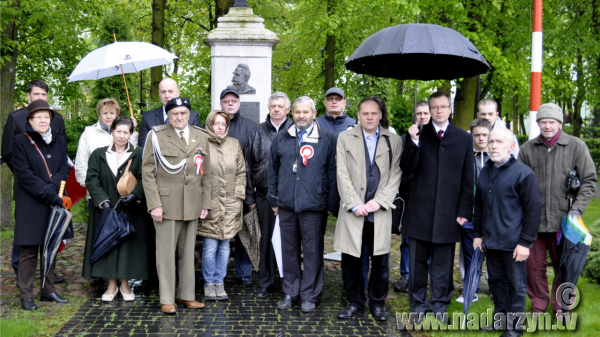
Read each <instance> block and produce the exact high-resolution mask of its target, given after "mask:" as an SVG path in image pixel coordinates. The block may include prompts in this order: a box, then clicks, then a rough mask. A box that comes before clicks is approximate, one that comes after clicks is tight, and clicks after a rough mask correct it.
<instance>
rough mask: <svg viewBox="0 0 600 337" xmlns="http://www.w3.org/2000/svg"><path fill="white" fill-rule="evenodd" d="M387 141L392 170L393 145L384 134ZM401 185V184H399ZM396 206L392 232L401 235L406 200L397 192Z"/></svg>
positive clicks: (393, 212)
mask: <svg viewBox="0 0 600 337" xmlns="http://www.w3.org/2000/svg"><path fill="white" fill-rule="evenodd" d="M383 138H385V142H386V143H387V146H388V150H389V151H388V155H389V158H390V171H391V170H392V146H391V144H390V140H389V138H388V137H386V136H384V137H383ZM398 187H400V186H398ZM394 206H396V208H394V209H392V234H396V235H400V223H401V222H402V216H403V215H404V200H403V199H402V198H400V195H399V194H398V193H396V198H395V199H394Z"/></svg>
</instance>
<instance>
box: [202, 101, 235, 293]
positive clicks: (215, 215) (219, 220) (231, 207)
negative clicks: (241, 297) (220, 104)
mask: <svg viewBox="0 0 600 337" xmlns="http://www.w3.org/2000/svg"><path fill="white" fill-rule="evenodd" d="M205 127H206V131H207V132H208V137H209V138H208V141H209V145H210V155H211V156H212V158H211V160H210V177H211V178H210V180H211V184H212V188H211V193H212V207H211V209H210V212H209V213H208V216H207V217H206V219H204V220H202V223H201V224H200V225H199V226H198V234H199V235H201V236H203V237H204V245H203V248H202V274H203V275H204V282H205V285H204V298H205V299H206V300H209V301H214V300H226V299H227V298H228V297H227V293H226V292H225V289H224V287H223V280H224V279H225V275H226V274H227V262H229V240H230V239H231V238H233V237H234V236H235V235H236V234H237V233H238V232H239V231H240V230H241V229H242V221H243V220H242V208H243V202H244V198H245V197H246V161H245V160H244V154H243V153H242V147H241V146H240V142H238V140H237V139H235V138H232V137H227V131H229V115H227V114H226V113H225V112H223V111H212V112H211V113H209V114H208V117H207V118H206V124H205Z"/></svg>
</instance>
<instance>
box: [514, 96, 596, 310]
mask: <svg viewBox="0 0 600 337" xmlns="http://www.w3.org/2000/svg"><path fill="white" fill-rule="evenodd" d="M536 119H537V123H538V125H539V126H540V131H541V134H540V135H539V137H536V138H534V139H532V140H530V141H528V142H527V143H525V144H523V146H522V147H521V152H520V153H519V161H520V162H522V163H523V164H525V165H527V166H529V167H531V169H532V170H533V172H535V174H536V175H537V176H538V179H539V183H540V189H541V190H542V198H543V200H544V203H543V206H542V211H541V215H542V218H541V223H540V229H539V233H538V236H537V239H536V240H535V242H534V243H533V247H532V248H531V256H530V257H529V259H528V260H527V295H529V299H530V300H531V310H532V311H533V312H544V311H546V309H547V308H548V303H549V302H550V295H549V294H548V277H547V275H546V268H547V265H548V262H547V259H546V252H547V251H548V252H550V259H551V260H552V267H553V269H554V274H555V275H556V274H557V271H558V264H559V256H558V253H557V249H556V233H557V232H558V231H559V230H560V226H561V220H562V216H563V215H565V214H567V213H569V214H571V215H573V216H581V214H583V212H585V208H586V207H587V205H588V203H589V202H590V197H591V196H592V195H593V194H594V191H595V190H596V185H597V184H598V178H597V176H596V166H595V165H594V161H593V160H592V157H591V156H590V150H589V149H588V148H587V146H586V145H585V143H584V142H583V141H582V140H581V139H579V138H576V137H573V136H570V135H567V134H566V133H565V132H562V131H561V130H560V127H561V125H562V122H563V111H562V109H561V108H560V107H559V106H558V105H556V104H554V103H546V104H542V105H541V106H540V108H539V109H538V112H537V118H536ZM572 171H574V174H575V175H576V178H577V179H578V180H579V181H580V182H581V186H580V187H579V189H578V190H571V189H569V188H568V187H567V182H568V180H569V173H570V172H572ZM567 198H569V199H570V200H572V205H571V202H570V200H569V199H567ZM558 286H559V284H558V278H556V277H555V278H554V282H553V283H552V310H553V311H554V312H557V311H558V310H559V309H560V306H559V305H558V303H557V301H556V297H555V295H556V290H557V288H558Z"/></svg>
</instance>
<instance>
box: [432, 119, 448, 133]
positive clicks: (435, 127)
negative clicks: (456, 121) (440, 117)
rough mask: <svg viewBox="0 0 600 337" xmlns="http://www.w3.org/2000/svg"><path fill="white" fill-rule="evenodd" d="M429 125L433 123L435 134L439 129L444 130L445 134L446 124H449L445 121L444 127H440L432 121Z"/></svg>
mask: <svg viewBox="0 0 600 337" xmlns="http://www.w3.org/2000/svg"><path fill="white" fill-rule="evenodd" d="M431 125H433V128H434V129H435V134H436V135H437V134H438V133H439V132H440V130H442V131H444V135H445V134H446V130H447V129H448V125H450V122H448V121H446V125H444V127H442V128H440V127H439V126H437V125H436V124H435V123H434V122H431Z"/></svg>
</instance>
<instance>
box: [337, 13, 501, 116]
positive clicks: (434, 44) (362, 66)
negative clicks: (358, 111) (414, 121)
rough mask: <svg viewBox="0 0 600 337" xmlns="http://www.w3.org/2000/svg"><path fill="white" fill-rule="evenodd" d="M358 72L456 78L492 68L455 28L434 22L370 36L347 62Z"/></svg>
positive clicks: (408, 77) (411, 77)
mask: <svg viewBox="0 0 600 337" xmlns="http://www.w3.org/2000/svg"><path fill="white" fill-rule="evenodd" d="M346 69H348V70H351V71H353V72H355V73H358V74H367V75H372V76H377V77H386V78H395V79H398V80H415V105H416V103H417V102H416V100H417V83H416V80H422V81H430V80H441V79H445V80H452V79H457V78H461V77H473V76H476V75H479V74H483V73H485V72H487V71H488V70H489V69H491V67H490V65H489V64H488V63H487V62H486V60H485V59H484V58H483V56H482V55H481V54H480V53H479V50H477V48H475V46H474V45H473V44H472V43H471V42H470V41H469V40H467V38H465V37H464V36H462V35H461V34H460V33H459V32H457V31H455V30H454V29H450V28H447V27H442V26H438V25H430V24H418V23H417V24H406V25H396V26H393V27H388V28H384V29H382V30H380V31H378V32H377V33H375V34H373V35H371V36H369V37H368V38H367V39H366V40H365V41H363V43H362V44H361V45H360V46H359V47H358V48H357V49H356V50H355V51H354V53H352V56H350V58H349V59H348V61H346Z"/></svg>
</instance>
